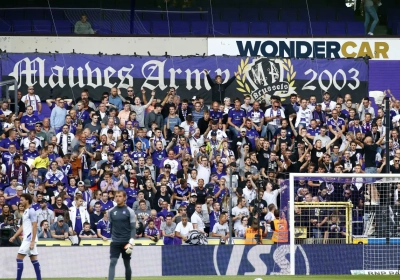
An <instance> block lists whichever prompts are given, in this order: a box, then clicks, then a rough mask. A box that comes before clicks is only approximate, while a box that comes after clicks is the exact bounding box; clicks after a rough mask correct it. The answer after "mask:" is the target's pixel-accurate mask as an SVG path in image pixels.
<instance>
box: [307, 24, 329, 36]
mask: <svg viewBox="0 0 400 280" xmlns="http://www.w3.org/2000/svg"><path fill="white" fill-rule="evenodd" d="M308 34H310V35H326V22H325V21H313V22H311V23H310V24H308Z"/></svg>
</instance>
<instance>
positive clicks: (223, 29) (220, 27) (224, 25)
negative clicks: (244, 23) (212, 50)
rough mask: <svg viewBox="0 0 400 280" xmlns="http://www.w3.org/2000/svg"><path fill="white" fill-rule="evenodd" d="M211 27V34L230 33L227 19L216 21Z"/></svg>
mask: <svg viewBox="0 0 400 280" xmlns="http://www.w3.org/2000/svg"><path fill="white" fill-rule="evenodd" d="M210 29H211V30H210V34H215V35H217V36H220V35H229V23H228V22H226V21H214V25H211V26H210Z"/></svg>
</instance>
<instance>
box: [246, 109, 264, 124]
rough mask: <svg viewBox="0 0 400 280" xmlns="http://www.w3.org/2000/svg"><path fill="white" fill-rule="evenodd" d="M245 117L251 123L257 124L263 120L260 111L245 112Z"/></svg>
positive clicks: (262, 114) (262, 113)
mask: <svg viewBox="0 0 400 280" xmlns="http://www.w3.org/2000/svg"><path fill="white" fill-rule="evenodd" d="M247 117H248V118H250V119H251V120H252V122H253V123H256V124H259V123H260V122H261V120H262V119H263V118H264V112H263V111H262V110H261V109H258V110H254V109H251V110H250V111H248V112H247Z"/></svg>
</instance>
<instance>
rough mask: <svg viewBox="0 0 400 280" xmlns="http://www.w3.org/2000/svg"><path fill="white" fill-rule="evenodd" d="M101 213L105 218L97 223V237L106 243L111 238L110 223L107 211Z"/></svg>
mask: <svg viewBox="0 0 400 280" xmlns="http://www.w3.org/2000/svg"><path fill="white" fill-rule="evenodd" d="M101 213H102V214H103V218H102V219H101V220H100V221H99V222H98V223H97V236H98V237H99V238H101V239H103V240H104V241H106V240H108V239H109V238H111V227H110V221H109V220H108V212H107V211H105V210H103V211H102V212H101Z"/></svg>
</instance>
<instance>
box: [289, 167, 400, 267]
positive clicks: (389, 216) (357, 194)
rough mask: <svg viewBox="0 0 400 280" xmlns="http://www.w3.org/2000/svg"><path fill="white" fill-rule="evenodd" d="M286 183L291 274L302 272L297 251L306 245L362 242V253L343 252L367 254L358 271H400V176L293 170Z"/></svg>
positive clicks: (347, 256) (348, 256)
mask: <svg viewBox="0 0 400 280" xmlns="http://www.w3.org/2000/svg"><path fill="white" fill-rule="evenodd" d="M284 184H287V187H288V189H289V190H290V191H289V192H288V195H289V197H288V198H287V200H288V201H289V203H288V204H289V205H288V217H289V218H288V219H289V225H290V227H289V229H290V231H289V244H290V245H289V246H290V274H292V275H294V274H296V267H297V268H298V265H296V264H297V262H296V255H298V254H297V251H298V250H299V249H301V248H302V246H303V245H305V244H318V245H322V246H323V245H324V244H359V245H358V246H363V247H362V254H363V255H362V256H359V255H358V256H351V255H344V256H343V257H344V258H349V260H350V259H351V258H354V257H357V258H361V257H362V260H363V261H362V263H363V265H362V269H360V268H354V269H352V270H351V272H352V273H353V274H376V275H385V274H388V275H390V274H398V273H399V270H400V250H399V248H400V246H399V244H400V200H399V192H400V177H398V176H396V175H395V174H367V173H310V174H308V173H292V174H290V176H289V180H286V181H285V182H284ZM282 199H285V198H284V197H282ZM353 246H354V245H353ZM335 253H340V252H335Z"/></svg>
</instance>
